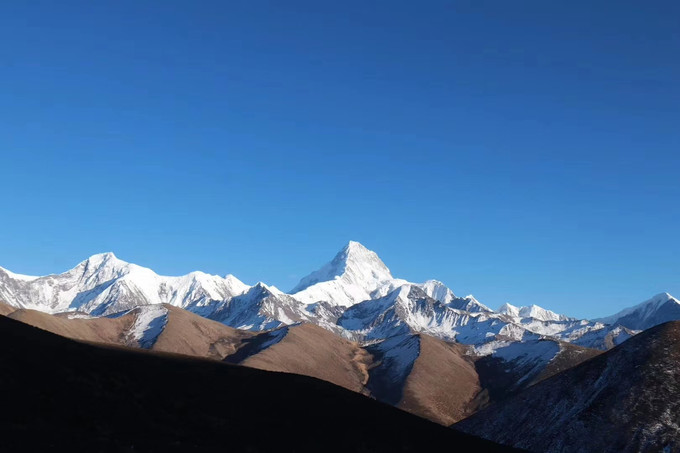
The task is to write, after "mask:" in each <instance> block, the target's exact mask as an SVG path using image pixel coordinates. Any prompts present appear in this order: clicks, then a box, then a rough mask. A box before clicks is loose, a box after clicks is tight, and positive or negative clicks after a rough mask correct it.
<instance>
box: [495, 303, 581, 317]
mask: <svg viewBox="0 0 680 453" xmlns="http://www.w3.org/2000/svg"><path fill="white" fill-rule="evenodd" d="M498 313H503V314H505V315H508V316H510V317H512V318H514V319H515V320H517V321H520V320H522V319H525V318H533V319H537V320H539V321H574V320H575V318H570V317H568V316H565V315H560V314H557V313H555V312H554V311H550V310H546V309H545V308H542V307H539V306H538V305H530V306H528V307H515V306H514V305H510V304H508V303H506V304H503V305H501V308H499V309H498Z"/></svg>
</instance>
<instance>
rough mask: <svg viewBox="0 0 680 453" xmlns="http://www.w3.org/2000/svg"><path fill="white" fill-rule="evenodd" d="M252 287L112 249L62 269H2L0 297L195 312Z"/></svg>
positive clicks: (112, 309)
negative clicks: (180, 272) (150, 264)
mask: <svg viewBox="0 0 680 453" xmlns="http://www.w3.org/2000/svg"><path fill="white" fill-rule="evenodd" d="M248 289H249V286H247V285H245V284H244V283H243V282H241V281H240V280H238V279H237V278H236V277H234V276H233V275H227V276H226V277H219V276H216V275H208V274H205V273H203V272H192V273H190V274H187V275H184V276H181V277H166V276H161V275H158V274H156V273H155V272H153V271H152V270H151V269H148V268H145V267H141V266H137V265H135V264H130V263H126V262H125V261H122V260H119V259H118V258H116V256H115V255H114V254H113V253H102V254H98V255H94V256H92V257H90V258H88V259H87V260H85V261H83V262H81V263H80V264H78V265H77V266H76V267H75V268H73V269H71V270H70V271H67V272H64V273H63V274H57V275H48V276H45V277H29V276H24V275H18V274H14V273H11V272H8V271H6V270H4V269H2V268H0V299H2V300H4V301H6V302H7V303H9V304H10V305H12V306H14V307H17V308H31V309H34V310H40V311H44V312H47V313H58V312H65V311H81V312H85V313H89V314H92V315H97V316H99V315H107V314H111V313H116V312H120V311H124V310H128V309H131V308H134V307H137V306H140V305H149V304H161V303H167V304H170V305H174V306H177V307H182V308H186V309H189V310H192V311H194V310H195V311H200V309H201V307H204V306H205V305H209V304H211V303H212V302H213V301H221V300H226V299H230V298H231V297H233V296H236V295H239V294H243V293H244V292H246V291H247V290H248Z"/></svg>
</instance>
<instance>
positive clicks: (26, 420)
mask: <svg viewBox="0 0 680 453" xmlns="http://www.w3.org/2000/svg"><path fill="white" fill-rule="evenodd" d="M0 345H2V347H0V362H1V363H2V364H3V367H2V370H1V371H0V385H2V388H5V389H11V391H10V392H7V393H6V394H5V395H4V397H3V410H2V411H1V412H0V435H1V436H2V437H1V438H2V439H3V450H4V451H47V450H55V449H59V450H64V449H69V450H73V451H84V450H87V451H239V449H240V450H242V451H254V452H257V451H272V450H279V451H291V450H292V451H321V450H323V451H343V452H344V451H367V452H368V451H386V452H388V451H389V452H393V451H414V452H415V451H427V450H432V449H435V448H436V447H437V446H439V445H447V446H448V450H449V451H470V450H477V451H503V448H502V447H499V446H497V445H494V444H492V443H487V442H486V441H483V440H480V439H477V438H475V437H472V436H468V435H465V434H460V433H457V432H455V431H453V430H448V429H446V428H443V427H440V426H437V425H436V424H433V423H430V422H427V421H425V420H423V419H420V418H418V417H414V416H412V415H409V414H407V413H405V412H401V411H399V410H397V409H394V408H391V407H389V406H386V405H383V404H380V403H377V402H375V401H372V400H370V399H368V398H365V397H363V396H361V395H358V394H356V393H354V392H350V391H348V390H345V389H342V388H340V387H337V386H334V385H332V384H329V383H326V382H323V381H320V380H317V379H313V378H309V377H304V376H298V375H294V374H285V373H282V374H281V373H271V372H265V371H261V370H255V369H250V368H245V367H233V366H230V365H227V364H223V363H218V362H215V361H206V360H198V359H189V358H181V357H180V356H169V355H159V354H156V353H149V352H144V351H132V350H128V349H117V348H104V347H97V346H92V345H88V344H84V343H78V342H75V341H73V340H69V339H66V338H62V337H59V336H56V335H53V334H51V333H48V332H45V331H43V330H40V329H36V328H33V327H31V326H27V325H25V324H23V323H20V322H17V321H15V320H12V319H9V318H6V317H0ZM36 357H40V359H39V360H36Z"/></svg>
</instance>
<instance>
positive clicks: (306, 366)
mask: <svg viewBox="0 0 680 453" xmlns="http://www.w3.org/2000/svg"><path fill="white" fill-rule="evenodd" d="M287 330H288V332H287V333H286V334H285V336H284V337H283V338H282V339H281V340H280V341H278V342H277V343H275V344H273V345H272V346H269V347H268V348H266V349H264V350H262V351H260V352H258V353H257V354H254V355H252V356H250V357H248V358H246V359H245V360H243V361H241V362H240V364H242V365H245V366H249V367H253V368H259V369H262V370H269V371H284V372H287V373H297V374H304V375H306V376H312V377H315V378H319V379H323V380H324V381H328V382H332V383H334V384H336V385H339V386H341V387H345V388H346V389H349V390H353V391H355V392H360V393H366V390H365V385H366V382H367V380H368V371H367V370H368V368H369V367H370V366H371V362H372V357H371V355H370V354H369V353H368V352H367V351H366V350H365V349H362V348H361V347H360V346H359V344H358V343H356V342H353V341H349V340H346V339H344V338H341V337H339V336H337V335H335V334H334V333H332V332H329V331H328V330H326V329H323V328H321V327H318V326H315V325H313V324H300V325H296V326H291V327H288V328H287Z"/></svg>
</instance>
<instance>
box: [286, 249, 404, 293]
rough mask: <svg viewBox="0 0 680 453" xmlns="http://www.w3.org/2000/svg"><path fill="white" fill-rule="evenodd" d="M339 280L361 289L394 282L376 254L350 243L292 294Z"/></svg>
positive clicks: (301, 282)
mask: <svg viewBox="0 0 680 453" xmlns="http://www.w3.org/2000/svg"><path fill="white" fill-rule="evenodd" d="M339 278H342V279H343V280H346V282H347V283H353V284H357V285H359V286H361V287H373V286H374V285H373V284H372V283H373V282H384V281H388V280H392V274H391V273H390V270H389V269H388V268H387V266H386V265H385V263H383V262H382V260H381V259H380V257H378V255H377V254H376V253H375V252H373V251H371V250H369V249H367V248H366V247H364V246H363V245H362V244H361V243H359V242H356V241H349V242H348V243H347V245H345V246H344V247H343V248H342V250H340V251H339V252H338V253H337V254H336V255H335V257H334V258H333V260H332V261H331V262H330V263H328V264H326V265H325V266H323V267H322V268H321V269H319V270H317V271H315V272H312V273H311V274H309V275H308V276H306V277H304V278H303V279H302V280H300V283H298V285H297V286H296V287H295V288H293V289H292V291H291V293H297V292H299V291H302V290H304V289H305V288H308V287H310V286H312V285H315V284H317V283H320V282H325V281H332V280H336V279H339Z"/></svg>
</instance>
